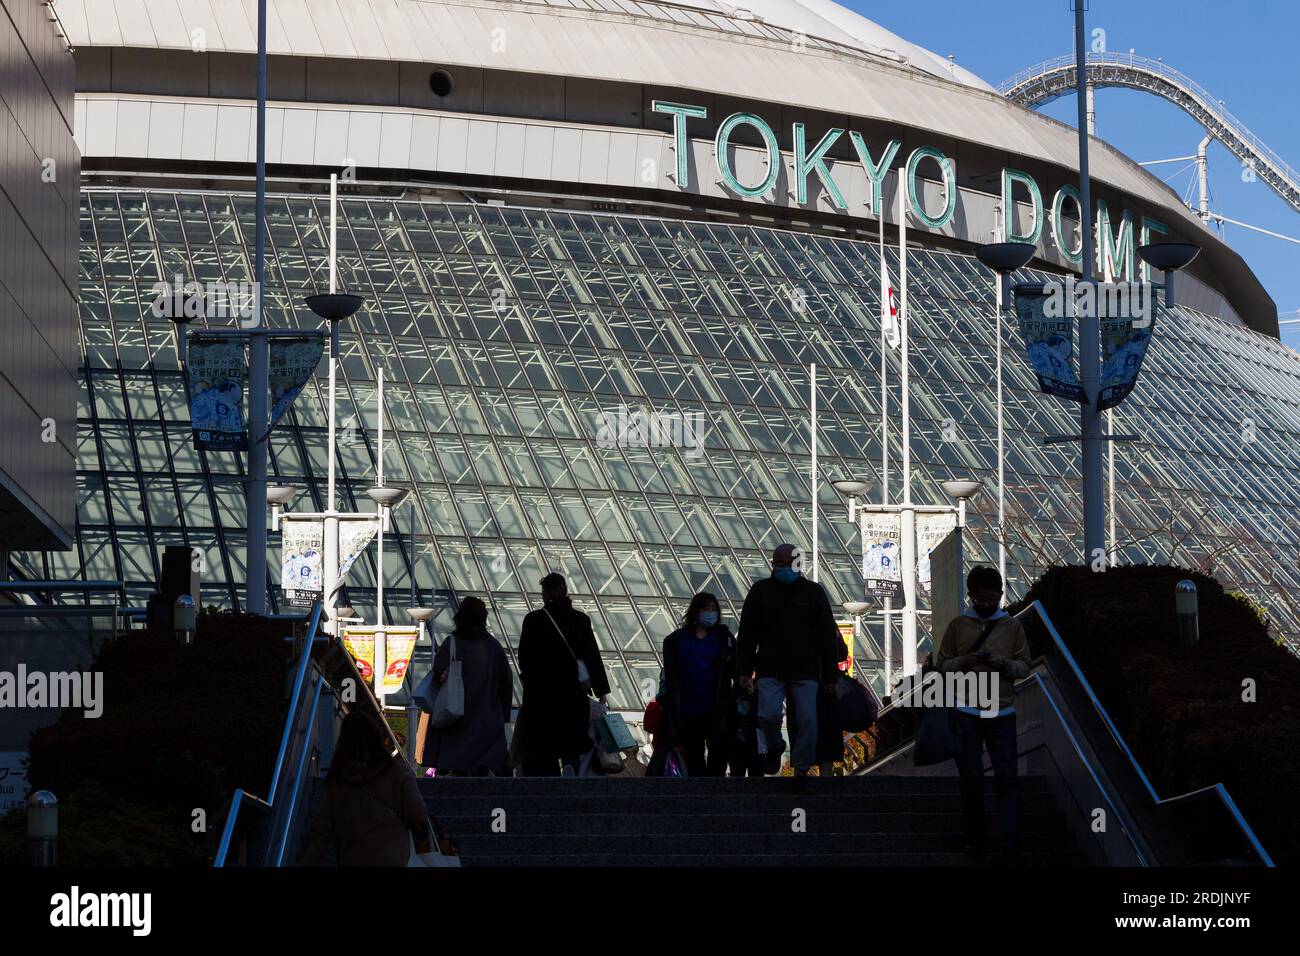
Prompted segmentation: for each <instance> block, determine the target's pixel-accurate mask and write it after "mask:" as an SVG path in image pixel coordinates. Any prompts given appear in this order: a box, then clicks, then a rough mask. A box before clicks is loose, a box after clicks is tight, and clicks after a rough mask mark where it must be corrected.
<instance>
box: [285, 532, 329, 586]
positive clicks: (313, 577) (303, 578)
mask: <svg viewBox="0 0 1300 956" xmlns="http://www.w3.org/2000/svg"><path fill="white" fill-rule="evenodd" d="M280 530H281V541H282V544H283V550H284V555H283V559H282V563H281V565H280V590H281V592H282V593H283V595H284V603H285V604H286V605H288V606H289V607H311V606H312V604H313V602H315V601H316V600H317V599H318V598H320V596H321V595H322V594H323V593H324V577H323V575H322V570H323V563H324V560H323V559H324V553H323V549H324V544H325V527H324V522H321V521H307V520H299V521H295V520H292V519H289V518H284V519H282V520H281V522H280Z"/></svg>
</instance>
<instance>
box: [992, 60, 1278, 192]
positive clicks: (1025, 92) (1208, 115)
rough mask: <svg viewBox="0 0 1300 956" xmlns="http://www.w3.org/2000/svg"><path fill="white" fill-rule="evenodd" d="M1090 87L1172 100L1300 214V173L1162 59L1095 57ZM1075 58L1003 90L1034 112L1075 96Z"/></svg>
mask: <svg viewBox="0 0 1300 956" xmlns="http://www.w3.org/2000/svg"><path fill="white" fill-rule="evenodd" d="M1086 63H1087V80H1088V85H1089V86H1090V87H1098V86H1119V87H1127V88H1128V89H1133V90H1143V91H1145V92H1147V93H1151V94H1154V95H1155V96H1159V97H1160V98H1161V99H1164V100H1168V101H1169V102H1170V103H1173V104H1174V105H1175V106H1177V107H1178V108H1179V109H1181V110H1182V111H1183V112H1185V113H1186V114H1187V115H1188V116H1190V117H1191V118H1192V119H1194V120H1196V122H1198V123H1200V124H1201V125H1202V126H1203V127H1205V131H1206V132H1207V133H1209V134H1210V135H1211V136H1213V137H1214V138H1215V139H1217V140H1218V141H1219V142H1220V143H1222V144H1223V145H1224V146H1226V147H1227V148H1228V150H1229V151H1230V152H1231V153H1232V154H1233V155H1234V156H1236V157H1237V158H1238V159H1240V160H1241V161H1242V163H1243V164H1245V165H1247V166H1249V167H1250V168H1251V169H1253V170H1254V171H1255V175H1256V176H1257V177H1258V178H1259V179H1260V181H1262V182H1264V183H1266V184H1267V185H1268V186H1269V188H1270V189H1272V190H1273V191H1274V192H1275V193H1277V194H1278V195H1279V196H1281V197H1282V198H1283V199H1284V200H1286V201H1287V202H1288V203H1289V204H1290V205H1291V207H1292V208H1293V209H1295V210H1296V211H1297V212H1300V172H1297V171H1296V170H1295V169H1294V168H1293V167H1291V166H1290V165H1289V164H1288V163H1287V162H1286V161H1285V160H1283V159H1282V157H1281V156H1279V155H1278V154H1277V153H1275V152H1273V150H1271V149H1269V148H1268V146H1266V145H1265V144H1264V143H1263V142H1262V141H1261V140H1260V138H1259V137H1258V136H1256V135H1255V134H1254V133H1252V132H1251V131H1250V130H1249V129H1248V128H1247V127H1246V124H1245V123H1243V122H1242V121H1241V120H1239V119H1237V117H1235V116H1233V115H1232V113H1231V112H1229V111H1228V109H1227V107H1225V106H1224V105H1223V101H1222V100H1220V99H1217V98H1216V97H1214V96H1212V95H1211V94H1210V93H1209V91H1207V90H1206V89H1205V88H1204V87H1203V86H1201V85H1200V84H1199V83H1197V82H1196V81H1195V80H1193V79H1192V78H1191V77H1189V76H1187V75H1186V74H1184V73H1180V72H1179V71H1178V70H1175V69H1174V68H1173V67H1171V66H1169V65H1168V64H1166V63H1164V62H1162V61H1161V60H1156V59H1152V58H1151V57H1146V56H1138V55H1136V54H1134V53H1092V54H1089V55H1088V58H1087V61H1086ZM1074 86H1075V58H1074V57H1073V56H1059V57H1056V58H1055V59H1052V60H1044V61H1043V62H1042V63H1039V64H1037V65H1035V66H1031V67H1028V68H1027V69H1024V70H1021V71H1020V72H1019V73H1017V74H1016V75H1015V76H1013V77H1011V78H1010V79H1008V80H1006V81H1005V82H1004V83H1002V84H1001V85H999V87H998V92H1000V93H1001V94H1002V95H1003V96H1005V97H1006V98H1007V99H1009V100H1011V102H1013V103H1019V104H1020V105H1021V106H1027V107H1030V108H1036V107H1039V106H1042V105H1044V104H1046V103H1050V102H1051V101H1052V100H1055V99H1057V98H1058V97H1061V96H1065V95H1067V94H1070V93H1073V92H1074Z"/></svg>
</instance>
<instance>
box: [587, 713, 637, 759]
mask: <svg viewBox="0 0 1300 956" xmlns="http://www.w3.org/2000/svg"><path fill="white" fill-rule="evenodd" d="M596 734H597V743H599V744H600V748H601V750H604V751H605V752H607V753H611V754H617V753H619V752H620V751H624V750H636V749H637V747H638V746H639V745H638V744H637V742H636V738H635V737H633V736H632V731H631V729H629V728H628V726H627V721H626V720H624V719H623V715H622V714H610V713H605V714H603V715H602V716H601V718H600V719H599V720H597V721H596Z"/></svg>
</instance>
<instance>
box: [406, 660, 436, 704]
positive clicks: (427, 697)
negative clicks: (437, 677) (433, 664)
mask: <svg viewBox="0 0 1300 956" xmlns="http://www.w3.org/2000/svg"><path fill="white" fill-rule="evenodd" d="M436 696H437V691H436V690H435V684H434V683H433V671H432V670H430V671H429V673H427V674H425V675H424V680H422V681H420V683H419V684H417V685H416V687H415V690H413V691H411V702H412V703H413V704H415V706H416V707H419V708H420V710H422V711H424V712H425V713H426V714H431V713H433V700H434V698H435V697H436Z"/></svg>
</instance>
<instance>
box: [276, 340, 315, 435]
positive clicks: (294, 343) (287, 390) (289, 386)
mask: <svg viewBox="0 0 1300 956" xmlns="http://www.w3.org/2000/svg"><path fill="white" fill-rule="evenodd" d="M324 354H325V336H324V334H323V333H320V332H315V333H312V334H310V335H306V336H303V337H302V338H300V339H271V341H270V358H269V362H270V365H269V369H270V373H269V379H270V384H271V427H272V428H274V427H275V423H276V422H278V421H279V420H280V418H281V416H283V415H284V413H285V412H287V411H288V410H289V406H290V405H292V404H293V400H294V399H295V398H297V397H298V393H299V392H301V391H302V389H303V386H304V385H306V384H307V380H308V379H309V378H311V375H312V372H314V371H316V366H318V365H319V364H320V360H321V356H322V355H324Z"/></svg>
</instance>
